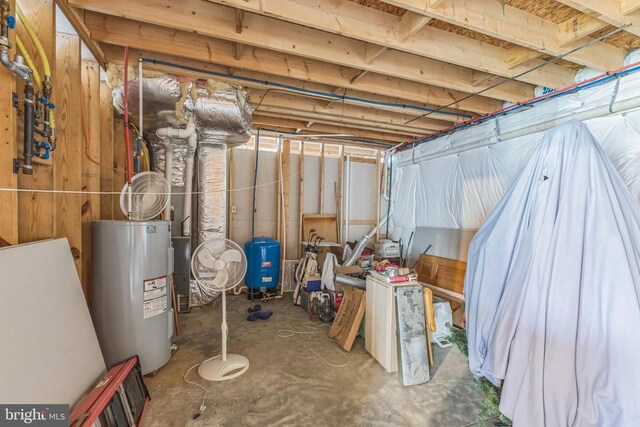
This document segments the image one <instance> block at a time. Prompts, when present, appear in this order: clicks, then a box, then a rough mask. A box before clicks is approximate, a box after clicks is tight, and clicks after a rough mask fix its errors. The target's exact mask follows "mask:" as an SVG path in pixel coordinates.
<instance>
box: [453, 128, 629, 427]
mask: <svg viewBox="0 0 640 427" xmlns="http://www.w3.org/2000/svg"><path fill="white" fill-rule="evenodd" d="M628 126H629V124H628V123H625V120H624V119H621V120H620V122H619V123H618V125H616V126H614V127H609V126H606V129H607V132H608V135H607V136H608V138H609V139H606V138H605V143H604V144H602V146H601V145H600V144H598V143H597V142H596V140H595V139H594V138H593V136H592V135H591V133H590V132H589V129H588V128H587V126H585V125H584V124H580V123H578V122H575V121H574V122H570V123H568V124H565V125H562V126H559V127H557V128H555V129H552V130H550V131H548V132H547V133H546V134H545V137H544V139H543V141H542V143H541V144H539V146H538V149H537V150H536V152H535V153H534V155H533V157H532V158H531V160H530V161H529V162H528V164H527V165H526V167H525V168H524V169H523V171H522V173H521V174H520V175H519V177H518V178H517V179H516V180H515V182H514V183H513V185H512V186H511V187H510V189H509V190H508V191H507V193H506V195H505V196H504V198H502V200H501V201H500V202H499V204H498V206H497V207H496V208H495V210H494V211H493V212H492V213H491V215H490V216H489V218H488V219H487V220H486V222H485V223H484V224H483V225H482V227H481V228H480V230H478V232H477V234H476V236H475V237H474V239H473V240H472V242H471V246H470V249H469V258H468V265H467V276H466V278H465V291H464V292H465V299H466V315H467V337H468V343H469V365H470V368H471V371H472V372H473V374H474V375H476V376H478V377H486V378H487V379H489V380H490V381H492V382H493V383H495V384H499V383H500V382H501V380H504V381H503V392H502V400H501V404H500V409H501V411H502V412H503V413H504V414H505V415H507V416H508V417H509V418H511V419H512V420H513V421H514V425H516V426H532V427H533V426H536V427H537V426H554V427H555V426H638V425H640V405H639V404H638V395H637V392H638V387H639V385H640V363H638V361H637V357H638V354H640V299H639V295H640V206H639V205H638V203H637V201H636V199H637V193H636V194H635V195H632V194H631V192H630V191H629V188H628V187H627V185H629V184H632V185H631V186H632V188H633V187H634V184H635V180H636V179H637V176H634V177H632V176H628V177H627V178H628V179H627V185H625V182H623V180H622V179H621V177H620V174H619V173H618V172H617V171H616V168H615V167H614V165H613V164H612V163H611V162H610V161H609V159H608V158H607V155H606V154H605V152H604V150H603V148H605V149H606V148H607V146H608V145H612V146H614V147H615V146H616V142H615V141H614V140H613V138H614V137H615V136H616V135H617V136H618V137H624V136H625V134H624V133H626V132H635V129H630V128H629V127H628ZM591 128H592V129H594V128H595V127H594V126H591ZM601 135H602V133H601ZM609 148H611V147H609ZM614 151H615V150H611V149H610V150H609V152H608V154H609V156H610V157H611V156H612V153H613V154H615V152H614ZM624 152H625V153H628V151H627V150H625V151H624ZM614 157H615V158H617V159H618V160H619V163H618V164H617V166H618V167H620V166H621V163H626V162H627V161H630V160H631V159H632V158H631V159H630V158H628V156H626V155H623V156H614ZM623 170H629V169H625V168H623ZM472 220H475V219H472Z"/></svg>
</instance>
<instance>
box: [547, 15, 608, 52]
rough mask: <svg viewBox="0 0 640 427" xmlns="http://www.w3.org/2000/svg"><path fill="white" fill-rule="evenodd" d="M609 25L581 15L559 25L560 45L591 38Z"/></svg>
mask: <svg viewBox="0 0 640 427" xmlns="http://www.w3.org/2000/svg"><path fill="white" fill-rule="evenodd" d="M608 25H609V24H607V23H606V22H604V21H602V20H600V19H598V18H594V17H593V16H589V15H586V14H584V13H579V14H578V15H576V16H574V17H573V18H569V19H567V20H566V21H563V22H561V23H560V24H558V31H559V32H558V45H560V46H567V45H570V44H571V43H575V42H577V41H578V40H581V39H583V38H585V37H587V36H590V35H591V34H593V33H595V32H596V31H600V30H601V29H603V28H604V27H606V26H608Z"/></svg>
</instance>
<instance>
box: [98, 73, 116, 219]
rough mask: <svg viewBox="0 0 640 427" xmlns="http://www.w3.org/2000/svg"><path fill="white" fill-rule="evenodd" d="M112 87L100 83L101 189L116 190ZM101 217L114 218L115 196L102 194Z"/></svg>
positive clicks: (106, 190)
mask: <svg viewBox="0 0 640 427" xmlns="http://www.w3.org/2000/svg"><path fill="white" fill-rule="evenodd" d="M112 103H113V100H112V97H111V89H110V88H109V86H107V84H106V83H100V164H101V165H102V167H101V168H100V191H102V192H111V191H114V185H113V173H114V170H113V107H112ZM100 218H101V219H113V196H112V195H110V194H101V195H100Z"/></svg>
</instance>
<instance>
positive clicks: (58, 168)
mask: <svg viewBox="0 0 640 427" xmlns="http://www.w3.org/2000/svg"><path fill="white" fill-rule="evenodd" d="M56 42H57V50H56V57H57V61H56V76H57V77H56V84H55V86H54V95H55V99H56V104H57V105H58V107H57V108H56V111H57V112H58V114H57V116H56V119H57V126H58V149H57V150H56V153H55V156H54V157H53V160H54V171H55V174H54V189H55V190H63V191H73V192H78V191H79V190H80V189H81V185H82V180H81V173H80V169H81V168H80V165H81V156H80V153H81V147H82V139H81V132H80V126H81V123H80V120H79V118H80V115H81V113H80V97H79V94H80V84H81V82H80V38H79V37H78V36H76V35H71V34H58V35H57V37H56ZM81 200H82V198H81V195H80V194H78V193H55V196H54V201H55V211H56V214H55V215H56V216H55V218H56V221H55V237H66V238H67V239H68V240H69V246H70V247H71V253H72V254H73V258H74V260H75V263H76V269H77V270H78V275H79V276H80V277H82V265H81V262H80V257H81V255H82V226H81V222H82V215H81V210H82V202H81ZM83 290H84V292H85V297H88V289H86V288H85V289H83ZM87 301H88V298H87Z"/></svg>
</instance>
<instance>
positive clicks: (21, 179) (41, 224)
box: [2, 0, 80, 243]
mask: <svg viewBox="0 0 640 427" xmlns="http://www.w3.org/2000/svg"><path fill="white" fill-rule="evenodd" d="M20 8H21V9H22V11H23V12H24V14H25V16H26V17H27V19H28V20H29V23H30V24H31V26H32V27H33V29H34V31H35V33H36V35H37V36H38V38H39V39H40V42H41V43H42V47H43V48H44V51H45V53H46V54H47V57H48V59H49V63H50V66H51V73H52V77H51V79H52V82H53V87H54V97H53V102H54V103H55V104H56V108H55V110H54V111H53V113H54V115H55V118H56V122H57V123H58V126H59V122H60V116H61V115H62V114H63V111H62V103H61V102H60V100H58V99H57V96H56V92H55V88H56V86H57V85H58V81H59V80H61V79H62V77H58V73H57V69H56V28H55V4H54V1H53V0H21V1H20ZM14 16H16V15H15V14H14ZM17 33H18V34H19V35H20V38H21V39H22V41H23V42H24V44H25V48H26V49H27V51H28V52H29V54H30V55H31V57H32V58H33V60H34V62H35V65H36V68H38V70H39V71H40V75H41V76H42V77H44V74H43V71H42V61H41V59H40V56H39V55H38V54H37V51H36V49H35V47H34V46H33V43H31V39H30V37H29V36H28V34H27V32H26V31H25V29H24V27H23V26H22V25H21V24H20V21H19V20H18V25H17ZM3 68H4V67H3ZM79 79H80V77H79V76H78V82H79ZM23 88H24V86H23V85H22V83H20V84H18V85H17V87H16V92H17V93H18V96H19V97H20V98H21V99H22V97H23V92H22V91H23ZM4 91H5V89H3V92H4ZM9 93H10V92H9ZM10 105H11V104H10V103H7V104H3V107H2V108H3V109H4V108H5V107H6V108H10V107H9V106H10ZM75 105H76V106H77V105H78V100H77V99H76V100H75ZM78 117H79V116H76V117H74V120H77V119H78ZM20 129H22V126H21V125H20ZM17 138H18V141H19V142H18V148H17V151H18V152H22V132H19V133H18V135H17ZM59 142H60V138H59V137H58V148H57V150H56V151H53V152H52V153H51V158H50V160H48V161H41V160H40V159H37V158H35V157H34V159H33V160H34V165H33V175H24V174H23V173H20V174H19V175H18V178H17V179H18V187H19V188H22V189H32V190H53V189H54V171H53V169H54V167H53V164H54V162H55V158H56V156H57V155H58V152H59V151H58V150H60V145H61V144H60V143H59ZM51 159H52V160H51ZM76 167H77V169H78V172H79V170H80V166H79V164H77V166H76ZM3 168H4V166H3ZM78 188H80V185H78V187H77V188H76V189H78ZM18 212H19V216H18V234H19V240H20V242H21V243H24V242H33V241H35V240H42V239H50V238H52V237H54V228H55V224H54V223H55V216H56V214H57V209H55V208H54V195H53V194H52V193H39V192H33V193H26V192H23V193H19V194H18Z"/></svg>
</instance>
